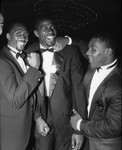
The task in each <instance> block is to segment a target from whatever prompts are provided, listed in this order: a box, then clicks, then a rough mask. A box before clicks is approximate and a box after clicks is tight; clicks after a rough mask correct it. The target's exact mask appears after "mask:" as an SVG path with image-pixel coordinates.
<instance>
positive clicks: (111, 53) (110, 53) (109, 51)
mask: <svg viewBox="0 0 122 150" xmlns="http://www.w3.org/2000/svg"><path fill="white" fill-rule="evenodd" d="M107 53H108V55H109V56H111V55H113V50H112V48H108V50H107Z"/></svg>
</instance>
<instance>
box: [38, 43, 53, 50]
mask: <svg viewBox="0 0 122 150" xmlns="http://www.w3.org/2000/svg"><path fill="white" fill-rule="evenodd" d="M40 48H42V49H52V48H53V47H52V46H51V47H49V48H46V47H44V46H42V45H41V44H40Z"/></svg>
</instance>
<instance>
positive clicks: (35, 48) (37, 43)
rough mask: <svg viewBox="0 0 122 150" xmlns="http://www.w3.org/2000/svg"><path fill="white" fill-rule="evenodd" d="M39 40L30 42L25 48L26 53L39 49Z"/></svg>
mask: <svg viewBox="0 0 122 150" xmlns="http://www.w3.org/2000/svg"><path fill="white" fill-rule="evenodd" d="M39 49H40V48H39V42H34V43H32V44H30V45H29V46H28V47H27V48H26V50H25V51H26V53H31V52H36V51H39Z"/></svg>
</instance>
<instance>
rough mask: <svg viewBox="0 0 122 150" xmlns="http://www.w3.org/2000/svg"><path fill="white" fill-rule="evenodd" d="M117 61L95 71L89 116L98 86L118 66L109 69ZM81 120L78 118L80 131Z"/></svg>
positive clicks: (89, 103) (91, 88)
mask: <svg viewBox="0 0 122 150" xmlns="http://www.w3.org/2000/svg"><path fill="white" fill-rule="evenodd" d="M116 62H117V59H116V60H115V61H113V62H112V63H111V64H109V65H105V66H102V67H101V68H100V69H99V72H98V71H97V70H96V71H95V73H94V75H93V78H92V80H91V85H90V91H89V98H88V108H87V109H88V116H89V113H90V108H91V103H92V100H93V97H94V94H95V92H96V90H97V88H98V87H99V85H100V84H101V82H102V81H103V80H104V79H105V78H106V76H107V75H108V74H109V73H110V72H111V71H112V70H113V69H114V68H115V67H116V65H114V66H113V67H111V68H109V69H108V67H109V66H112V65H113V64H115V63H116ZM81 122H82V119H80V120H78V122H77V129H78V130H79V131H80V124H81Z"/></svg>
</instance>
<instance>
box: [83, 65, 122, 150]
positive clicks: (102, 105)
mask: <svg viewBox="0 0 122 150" xmlns="http://www.w3.org/2000/svg"><path fill="white" fill-rule="evenodd" d="M86 76H87V75H86ZM91 76H93V73H92V75H91ZM89 78H91V77H89ZM121 113H122V88H121V74H120V71H119V69H118V67H115V68H114V70H112V72H111V73H110V74H109V75H108V76H107V77H106V78H105V79H104V80H103V82H102V83H101V84H100V86H99V87H98V89H97V90H96V92H95V94H94V97H93V100H92V104H91V109H90V114H89V118H88V120H83V121H82V123H81V126H80V129H81V133H82V134H83V135H85V136H86V137H87V138H88V140H89V148H86V150H88V149H89V150H120V149H121V137H120V136H121V117H122V116H121Z"/></svg>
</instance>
